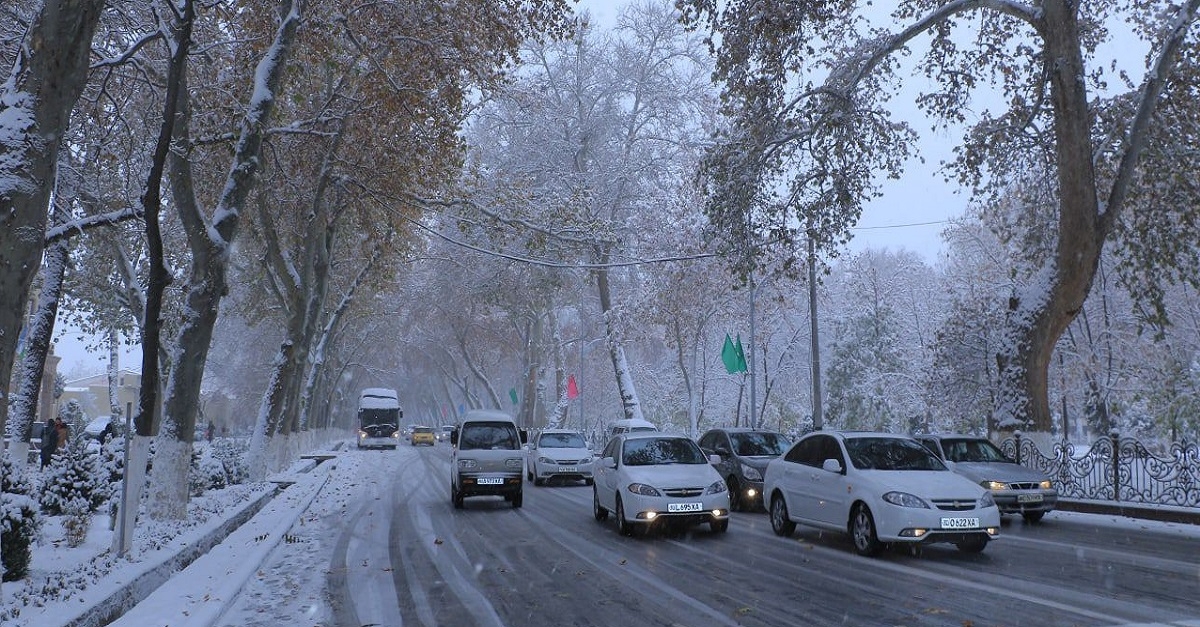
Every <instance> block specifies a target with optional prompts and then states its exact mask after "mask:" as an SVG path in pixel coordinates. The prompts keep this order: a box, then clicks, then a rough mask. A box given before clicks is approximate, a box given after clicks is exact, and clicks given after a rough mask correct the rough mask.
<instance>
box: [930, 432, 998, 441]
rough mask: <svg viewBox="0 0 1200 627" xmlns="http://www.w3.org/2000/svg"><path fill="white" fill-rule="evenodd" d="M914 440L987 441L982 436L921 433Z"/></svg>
mask: <svg viewBox="0 0 1200 627" xmlns="http://www.w3.org/2000/svg"><path fill="white" fill-rule="evenodd" d="M913 437H914V438H937V439H939V440H987V439H988V438H986V437H984V436H982V435H967V434H965V433H921V434H918V435H914V436H913Z"/></svg>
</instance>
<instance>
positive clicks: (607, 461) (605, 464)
mask: <svg viewBox="0 0 1200 627" xmlns="http://www.w3.org/2000/svg"><path fill="white" fill-rule="evenodd" d="M600 467H601V468H608V469H610V470H611V469H613V468H616V467H617V460H615V459H613V458H611V457H605V458H604V459H601V460H600Z"/></svg>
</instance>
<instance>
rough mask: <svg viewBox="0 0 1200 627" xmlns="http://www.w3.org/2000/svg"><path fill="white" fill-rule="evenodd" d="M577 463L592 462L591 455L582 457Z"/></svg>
mask: <svg viewBox="0 0 1200 627" xmlns="http://www.w3.org/2000/svg"><path fill="white" fill-rule="evenodd" d="M579 463H581V464H590V463H592V456H591V455H588V456H587V457H584V458H583V459H581V460H579Z"/></svg>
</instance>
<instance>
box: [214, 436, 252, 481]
mask: <svg viewBox="0 0 1200 627" xmlns="http://www.w3.org/2000/svg"><path fill="white" fill-rule="evenodd" d="M249 448H250V447H249V444H248V443H247V442H246V441H245V440H242V439H235V438H217V439H215V440H213V441H212V445H211V449H212V454H213V457H216V458H217V459H219V460H221V464H222V465H224V466H225V478H226V482H227V483H228V485H236V484H240V483H245V482H246V480H247V479H249V478H250V465H249V464H247V463H246V451H247V450H249Z"/></svg>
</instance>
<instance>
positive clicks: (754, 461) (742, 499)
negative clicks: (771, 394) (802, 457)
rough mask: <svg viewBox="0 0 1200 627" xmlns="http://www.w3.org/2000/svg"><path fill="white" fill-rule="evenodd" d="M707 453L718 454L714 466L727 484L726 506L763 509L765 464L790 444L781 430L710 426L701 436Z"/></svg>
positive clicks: (738, 508) (743, 509)
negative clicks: (727, 496)
mask: <svg viewBox="0 0 1200 627" xmlns="http://www.w3.org/2000/svg"><path fill="white" fill-rule="evenodd" d="M699 444H700V448H701V449H702V450H703V451H704V453H705V454H706V455H717V456H719V457H720V458H721V463H719V464H715V465H714V466H713V468H716V469H717V472H719V473H721V477H722V478H724V479H725V484H726V485H728V486H729V509H731V510H733V511H747V510H751V509H763V501H762V487H763V473H764V472H765V471H766V469H767V463H768V462H770V461H771V460H772V459H775V458H776V457H779V456H780V455H783V453H784V451H786V450H788V448H789V447H790V446H791V445H792V442H791V440H789V439H788V438H787V436H785V435H783V434H782V433H776V432H774V431H763V430H758V429H748V428H736V427H733V428H720V429H711V430H709V431H707V432H705V433H704V435H702V436H700V440H699Z"/></svg>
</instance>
